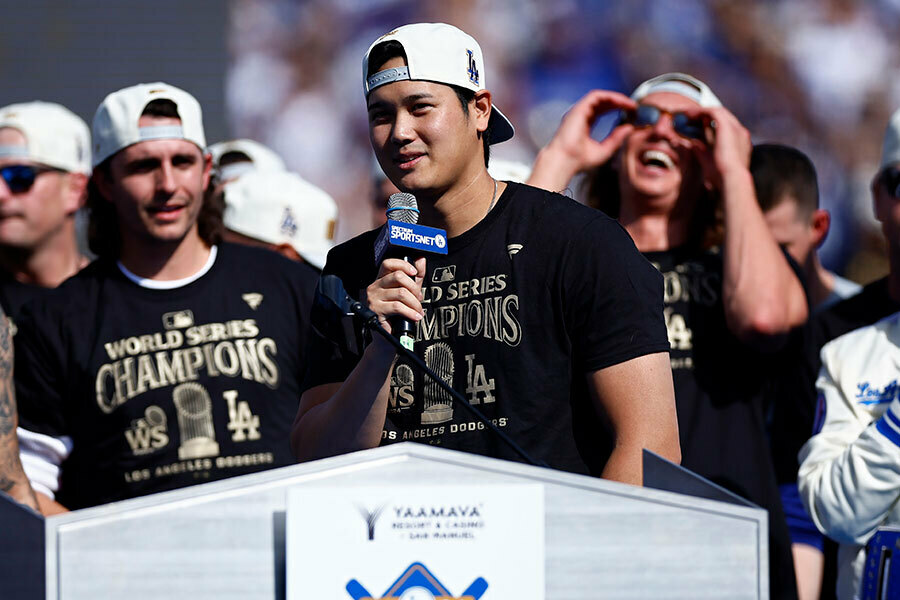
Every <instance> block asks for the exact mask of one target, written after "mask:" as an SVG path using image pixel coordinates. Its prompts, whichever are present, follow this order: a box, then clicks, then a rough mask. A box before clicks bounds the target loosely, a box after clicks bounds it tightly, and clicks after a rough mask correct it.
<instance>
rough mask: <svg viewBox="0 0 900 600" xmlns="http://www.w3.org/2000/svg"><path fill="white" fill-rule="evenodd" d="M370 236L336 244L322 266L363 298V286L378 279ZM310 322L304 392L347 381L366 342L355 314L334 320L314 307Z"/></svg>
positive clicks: (351, 293)
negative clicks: (355, 319) (343, 243)
mask: <svg viewBox="0 0 900 600" xmlns="http://www.w3.org/2000/svg"><path fill="white" fill-rule="evenodd" d="M367 239H368V237H363V238H356V239H354V240H352V241H351V242H348V243H347V244H346V245H343V246H338V247H336V248H333V249H332V250H331V251H330V252H329V253H328V260H327V262H326V264H325V268H324V269H323V270H322V277H324V276H326V275H337V276H338V277H340V278H341V281H342V282H343V284H344V289H345V290H347V293H348V294H350V296H351V297H353V298H354V299H360V290H361V289H362V288H364V287H365V286H367V285H368V284H369V283H371V282H372V281H374V280H375V271H374V268H375V267H374V258H371V259H370V257H373V256H374V255H373V254H372V252H373V249H372V245H371V243H367V242H366V240H367ZM370 241H371V240H370ZM313 304H315V299H313ZM326 321H328V322H327V323H326ZM310 323H311V328H310V331H309V337H308V343H307V346H306V356H307V361H306V365H307V367H306V375H305V377H304V378H303V385H302V386H301V393H302V392H305V391H306V390H308V389H310V388H313V387H316V386H318V385H324V384H327V383H340V382H343V381H344V380H345V379H347V377H348V376H349V375H350V372H351V371H352V370H353V368H354V367H355V366H356V363H357V362H359V359H360V356H361V355H362V351H363V349H364V346H365V342H364V334H363V331H362V329H361V327H360V326H359V325H358V324H357V323H355V322H354V321H353V319H352V318H351V317H345V318H344V319H342V320H341V321H340V322H334V321H332V320H331V319H327V318H326V315H325V314H324V313H323V312H320V311H317V310H315V309H314V310H312V312H311V315H310Z"/></svg>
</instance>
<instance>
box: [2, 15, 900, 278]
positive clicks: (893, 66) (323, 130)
mask: <svg viewBox="0 0 900 600" xmlns="http://www.w3.org/2000/svg"><path fill="white" fill-rule="evenodd" d="M6 1H7V2H9V3H11V0H6ZM16 9H17V10H16V11H7V12H12V13H14V14H11V15H10V16H9V18H4V21H5V24H0V34H2V41H0V77H2V78H3V80H4V81H5V82H7V83H8V84H11V85H9V87H7V88H6V89H4V91H3V101H2V103H3V104H5V103H11V102H18V101H25V100H32V99H43V100H50V101H57V102H61V103H63V104H65V105H67V106H70V107H72V108H73V109H74V110H75V111H76V112H79V114H81V116H82V117H83V118H85V119H86V120H87V121H88V122H90V120H91V117H92V114H91V113H90V111H92V110H93V107H96V105H97V104H98V103H99V101H100V100H101V99H102V95H103V94H104V93H105V92H106V91H108V90H112V89H116V88H117V87H122V86H124V85H130V84H133V83H137V82H138V81H152V80H154V79H163V80H165V81H169V82H171V83H173V84H175V85H179V86H182V87H184V88H185V89H187V90H189V91H191V92H192V93H194V94H195V95H196V96H197V97H198V99H199V100H200V102H201V104H202V105H203V107H204V111H205V121H206V122H207V130H208V132H209V137H210V142H214V141H219V140H220V139H224V138H235V137H249V138H253V139H256V140H258V141H260V142H262V143H264V144H266V145H268V146H270V147H271V148H273V149H274V150H276V151H277V152H278V153H280V154H281V155H282V156H283V157H284V159H285V162H286V163H287V166H288V168H290V169H292V170H295V171H297V172H298V173H300V174H301V175H302V176H303V177H304V178H306V179H307V180H309V181H310V182H312V183H314V184H316V185H318V186H320V187H322V188H323V189H325V190H326V191H327V192H329V193H330V194H331V195H332V196H333V197H334V198H335V199H336V201H337V202H338V205H339V207H340V219H339V226H338V231H337V239H338V241H341V240H344V239H347V238H349V237H351V236H352V235H355V234H356V233H359V232H360V231H363V230H365V229H368V228H370V227H371V226H372V224H373V223H374V219H375V217H376V215H375V214H374V208H373V206H372V203H371V202H370V199H371V197H372V194H373V186H374V182H375V180H376V178H377V169H378V167H377V165H376V164H375V162H374V158H373V156H372V152H371V149H370V147H369V143H368V139H367V129H366V121H365V108H364V100H363V93H362V83H361V76H360V75H361V57H362V55H363V53H364V51H365V49H366V48H367V47H368V45H369V44H370V43H371V42H372V41H373V40H374V39H375V38H376V37H377V36H378V35H380V33H383V32H384V31H385V30H388V29H390V28H391V27H392V26H395V25H401V24H404V23H409V22H415V21H446V22H450V23H453V24H455V25H457V26H459V27H460V28H462V29H463V30H465V31H467V32H469V33H471V34H472V35H473V36H474V37H475V38H476V39H478V40H479V41H480V42H481V44H482V47H483V49H484V52H485V58H486V62H487V65H486V72H487V87H488V88H489V89H491V90H492V91H493V92H494V94H495V95H494V98H495V100H496V102H497V104H498V105H499V106H501V107H502V108H503V110H504V112H505V113H506V114H507V115H508V116H509V117H510V118H511V120H512V121H513V123H514V124H515V126H516V127H517V136H516V138H515V139H514V140H512V141H510V142H507V143H504V144H502V145H499V146H497V147H496V148H495V149H494V156H497V157H499V158H504V159H511V160H516V161H520V162H524V163H527V164H530V163H531V161H532V160H533V158H534V156H535V154H536V152H537V149H538V148H540V147H541V146H542V145H543V144H544V143H545V142H546V141H547V140H549V138H550V136H551V134H552V132H553V131H554V129H555V128H556V126H557V125H558V123H559V120H560V118H561V116H562V115H563V113H564V112H565V111H566V109H567V108H568V107H569V106H570V105H571V104H572V103H573V102H574V101H575V100H577V99H578V98H579V97H580V96H581V95H583V94H584V93H585V92H586V91H587V90H589V89H591V88H595V87H598V88H606V89H613V90H618V91H623V92H626V93H628V92H630V91H631V90H632V89H633V87H634V86H635V85H636V84H637V83H639V82H640V81H642V80H644V79H646V78H648V77H651V76H653V75H657V74H659V73H662V72H666V71H684V72H687V73H691V74H693V75H695V76H697V77H699V78H700V79H702V80H704V81H706V82H707V83H708V84H709V85H710V86H711V87H712V88H713V90H714V91H715V93H716V94H717V95H718V96H719V97H720V98H721V99H722V101H723V102H724V103H725V105H726V106H727V107H728V108H730V109H731V110H732V111H733V112H734V113H735V114H736V115H737V117H738V118H739V119H740V120H741V121H742V122H743V123H744V124H745V125H746V126H747V127H748V128H749V129H750V131H751V133H752V134H753V139H754V142H779V143H784V144H789V145H793V146H796V147H798V148H800V149H801V150H803V151H804V152H806V153H807V154H808V155H809V156H810V157H811V158H812V159H813V161H814V163H815V165H816V168H817V170H818V173H819V180H820V187H821V201H822V205H823V206H824V207H825V208H827V209H829V210H830V211H831V213H832V216H833V220H832V230H831V233H830V235H829V239H828V240H827V242H826V244H825V246H824V247H823V249H822V253H821V256H822V258H823V262H824V263H825V266H826V267H828V268H831V269H833V270H835V271H837V272H838V273H842V274H845V275H847V276H848V277H850V278H851V279H855V280H857V281H859V282H862V283H866V282H868V281H871V280H873V279H875V278H876V277H878V276H880V275H882V274H884V273H885V272H886V271H887V267H886V263H885V261H884V258H883V254H884V251H883V248H882V247H881V244H882V243H883V241H882V240H883V238H882V236H881V235H880V233H879V231H878V228H877V223H876V222H875V221H874V218H873V215H872V209H871V200H870V194H869V189H868V188H869V183H870V180H871V177H872V175H873V174H874V173H875V169H876V166H877V160H878V157H879V154H880V144H881V140H882V134H883V131H884V127H885V125H886V123H887V119H888V116H889V115H890V113H891V112H892V111H893V109H896V108H897V107H898V106H900V43H898V40H900V0H868V1H863V0H791V1H775V0H756V1H750V0H627V1H626V0H621V1H615V2H613V1H608V0H555V1H553V2H545V1H540V0H418V1H416V2H411V1H409V0H229V1H224V0H222V1H218V0H215V1H214V0H198V1H194V2H189V3H185V2H176V1H174V0H157V1H156V2H154V3H151V4H146V5H145V4H137V3H133V2H111V1H109V0H105V1H101V0H82V1H80V2H75V3H66V2H60V1H56V2H54V1H49V0H32V1H31V2H28V3H24V4H22V3H16ZM607 126H608V124H607ZM603 130H604V123H600V124H599V125H598V128H597V132H596V134H597V135H598V136H602V135H603ZM570 193H571V194H572V195H575V196H576V197H577V196H578V189H577V186H575V185H573V188H572V190H571V191H570Z"/></svg>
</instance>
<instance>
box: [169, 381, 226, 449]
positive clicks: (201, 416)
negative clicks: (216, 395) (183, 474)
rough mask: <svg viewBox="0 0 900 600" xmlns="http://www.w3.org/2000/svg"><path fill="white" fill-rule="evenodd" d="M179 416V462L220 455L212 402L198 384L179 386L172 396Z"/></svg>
mask: <svg viewBox="0 0 900 600" xmlns="http://www.w3.org/2000/svg"><path fill="white" fill-rule="evenodd" d="M172 401H173V402H174V403H175V410H176V411H177V413H178V427H179V428H180V429H181V445H180V446H179V447H178V459H179V460H190V459H192V458H205V457H207V456H217V455H218V454H219V444H218V443H217V442H216V433H215V430H214V428H213V418H212V401H211V400H210V399H209V393H207V391H206V390H205V389H204V388H203V386H202V385H200V384H199V383H182V384H181V385H179V386H178V387H176V388H175V390H174V391H173V392H172Z"/></svg>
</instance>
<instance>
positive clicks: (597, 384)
mask: <svg viewBox="0 0 900 600" xmlns="http://www.w3.org/2000/svg"><path fill="white" fill-rule="evenodd" d="M485 75H486V74H485V65H484V61H483V57H482V52H481V48H480V47H479V45H478V43H477V42H476V41H475V40H474V39H473V38H472V37H470V36H469V35H467V34H465V33H464V32H462V31H460V30H459V29H457V28H455V27H452V26H450V25H446V24H440V23H437V24H434V23H419V24H414V25H406V26H404V27H400V28H398V29H395V30H393V31H391V32H390V33H388V34H386V35H384V36H382V37H381V38H379V39H378V40H376V41H375V42H374V43H373V44H372V45H371V46H370V48H369V50H368V51H367V52H366V55H365V58H364V59H363V84H364V90H365V96H366V101H367V108H368V118H369V134H370V139H371V141H372V146H373V148H374V150H375V154H376V156H377V158H378V162H379V163H380V165H381V167H382V169H383V170H384V172H385V173H386V174H387V176H388V177H389V178H390V179H391V181H392V182H393V183H394V184H395V185H396V186H397V187H398V188H399V189H400V190H401V191H403V192H406V193H409V194H412V195H414V196H415V198H416V199H417V204H418V207H417V209H418V216H419V218H418V224H419V225H422V226H428V227H433V228H437V229H440V230H443V233H445V234H446V254H437V253H430V252H429V253H425V252H423V253H422V254H421V255H419V256H415V255H408V258H409V259H410V261H407V260H403V258H396V257H395V256H396V255H395V254H390V253H389V254H387V255H386V256H387V257H386V258H382V257H381V256H379V255H377V254H376V251H375V250H376V242H377V240H378V237H379V234H380V233H381V231H380V230H374V231H370V232H368V233H365V234H362V235H360V236H358V237H356V238H354V239H352V240H350V241H348V242H346V243H344V244H342V245H340V246H338V247H336V248H334V249H333V250H332V251H331V252H330V253H329V256H328V262H327V264H326V266H325V269H324V274H326V275H327V274H335V275H337V276H338V277H340V279H341V280H342V282H343V284H344V287H345V288H346V289H347V290H348V292H349V293H350V294H351V295H352V296H354V297H357V298H360V299H362V300H363V302H364V303H365V304H367V306H368V307H369V308H370V309H371V310H372V311H373V312H374V313H375V314H376V315H377V316H378V321H379V322H380V323H381V324H382V325H383V326H384V327H385V328H386V329H388V330H391V329H392V327H396V326H397V323H398V319H405V320H408V321H409V322H411V323H412V324H413V331H414V336H413V340H412V346H413V350H414V352H415V353H416V354H417V355H418V356H419V357H420V358H421V359H422V360H424V362H425V363H426V365H428V366H429V367H430V368H431V369H432V370H433V371H435V372H436V373H437V374H438V376H439V377H440V378H442V379H443V380H444V381H445V382H446V383H448V384H450V385H451V386H452V387H453V388H454V389H455V390H456V391H458V392H460V393H461V394H462V395H463V396H464V397H465V398H466V400H467V401H468V402H469V403H470V404H472V405H473V406H475V407H477V408H478V409H479V410H480V411H481V412H482V413H483V414H485V415H486V416H487V418H488V419H490V420H491V422H492V423H493V424H494V425H496V426H497V427H498V428H500V429H501V430H502V431H503V432H505V433H506V434H507V435H508V436H509V437H511V438H512V439H513V440H514V441H515V442H516V443H518V444H519V445H520V446H521V447H522V448H524V450H526V451H527V452H528V454H530V455H531V456H533V457H536V458H537V459H538V460H540V461H543V462H545V463H546V464H548V465H549V466H551V467H553V468H557V469H562V470H566V471H571V472H576V473H585V474H592V475H597V476H601V475H602V476H603V477H606V478H609V479H615V480H619V481H624V482H628V483H633V484H640V483H641V481H642V473H641V449H642V448H648V449H650V450H652V451H654V452H656V453H658V454H660V455H662V456H664V457H666V458H669V459H670V460H673V461H676V462H677V461H678V460H679V459H680V450H679V444H678V426H677V422H676V417H675V400H674V392H673V388H672V377H671V369H670V367H669V356H668V348H669V343H668V338H667V334H666V328H665V322H664V319H663V289H662V278H661V276H660V274H659V272H658V271H656V269H654V268H653V266H652V265H650V263H649V262H647V261H646V260H645V259H644V258H643V257H642V256H641V255H640V254H639V253H638V252H637V250H636V249H635V247H634V244H633V243H632V241H631V238H630V237H629V236H628V234H627V233H626V232H625V231H624V230H623V229H622V228H621V227H620V226H619V225H618V224H617V223H616V222H615V221H614V220H612V219H609V218H608V217H606V216H605V215H604V214H602V213H601V212H598V211H595V210H593V209H590V208H587V207H585V206H582V205H580V204H578V203H576V202H574V201H573V200H571V199H568V198H565V197H563V196H560V195H558V194H554V193H551V192H546V191H543V190H538V189H536V188H532V187H529V186H526V185H521V184H515V183H508V182H501V181H496V180H494V179H493V178H492V177H491V176H490V175H489V174H488V171H487V164H488V159H489V154H490V146H491V144H495V143H499V142H503V141H505V140H508V139H510V138H511V137H512V136H513V127H512V125H511V123H510V122H509V120H508V119H507V118H506V117H505V116H504V115H503V114H502V113H501V112H500V111H499V110H497V108H496V107H495V106H493V102H492V101H493V98H492V96H491V93H490V92H489V91H488V90H487V89H486V84H485ZM426 254H427V255H426ZM325 329H326V328H325V327H320V328H319V330H321V331H324V330H325ZM310 356H311V363H310V365H309V369H308V371H307V376H306V380H305V382H304V384H303V388H304V390H305V391H304V393H303V395H302V398H301V401H300V407H299V411H298V414H297V418H296V420H295V422H294V426H293V430H292V434H291V443H292V447H293V449H294V453H295V454H296V456H297V458H298V459H299V460H301V461H305V460H312V459H316V458H321V457H325V456H332V455H336V454H342V453H345V452H352V451H355V450H361V449H366V448H372V447H375V446H378V445H380V444H386V443H394V442H401V441H418V442H422V443H428V444H432V445H436V446H441V447H444V448H450V449H456V450H463V451H468V452H473V453H477V454H482V455H487V456H493V457H497V458H504V459H510V460H515V459H516V458H517V455H516V454H515V453H514V452H513V450H512V449H510V448H509V447H508V446H506V445H504V444H503V443H502V440H500V439H499V437H498V436H496V435H495V434H494V432H492V431H490V430H489V429H488V428H487V427H485V426H484V425H483V424H482V423H480V422H478V421H476V420H474V419H473V418H472V417H471V416H470V415H469V413H468V411H464V410H460V409H459V408H458V407H454V405H453V403H452V400H451V398H450V396H449V394H448V393H447V392H446V391H445V390H443V389H442V388H441V387H440V386H439V385H438V384H437V383H435V382H433V381H431V380H429V379H428V378H427V377H426V376H425V374H424V373H422V372H420V371H418V370H417V369H415V368H414V366H413V365H411V364H409V363H407V362H406V361H405V360H403V359H402V358H401V359H398V358H397V355H396V352H395V350H394V348H393V346H391V345H390V344H389V343H388V342H387V341H385V340H383V339H382V338H380V337H379V336H374V339H369V338H368V336H364V335H362V334H360V335H358V336H357V339H341V340H337V339H326V338H324V337H322V336H321V335H315V336H314V339H313V347H312V349H311V351H310Z"/></svg>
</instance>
